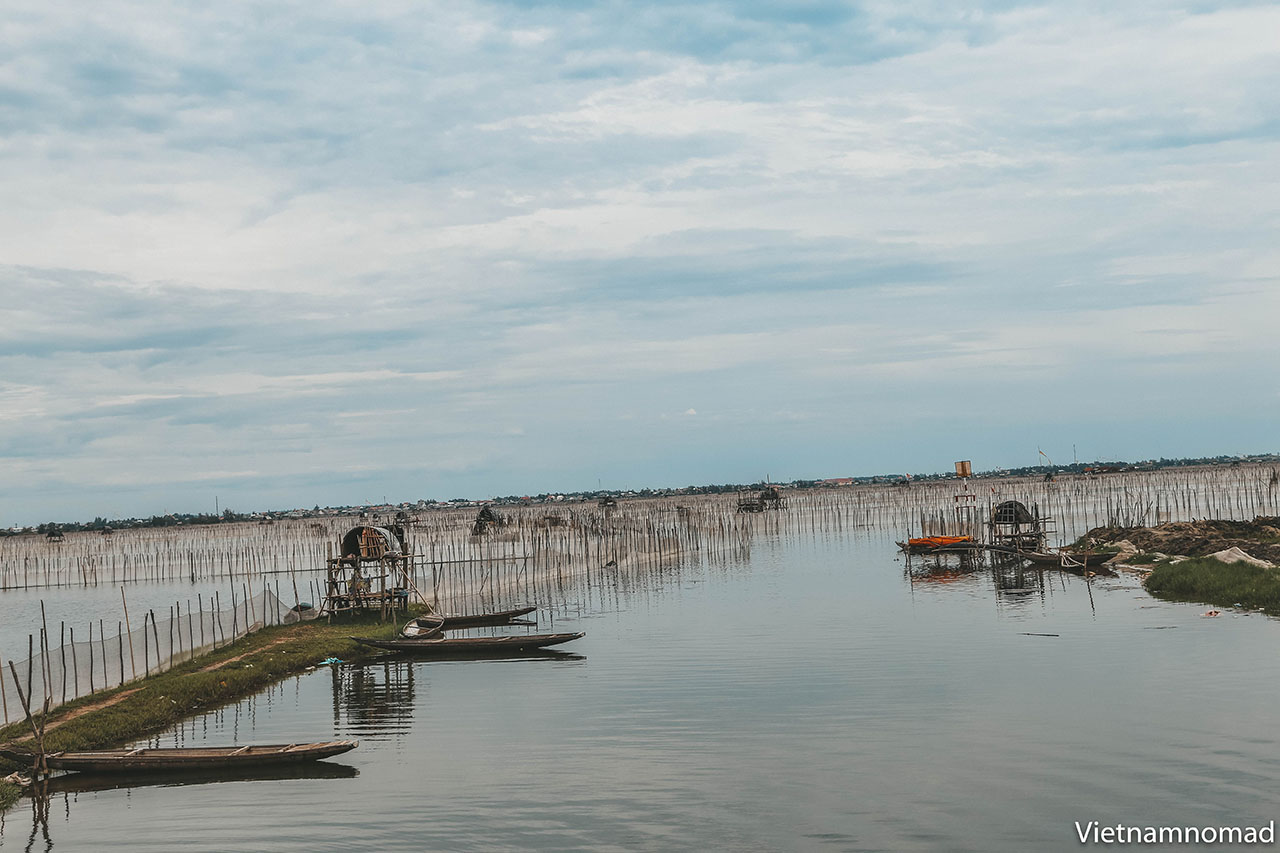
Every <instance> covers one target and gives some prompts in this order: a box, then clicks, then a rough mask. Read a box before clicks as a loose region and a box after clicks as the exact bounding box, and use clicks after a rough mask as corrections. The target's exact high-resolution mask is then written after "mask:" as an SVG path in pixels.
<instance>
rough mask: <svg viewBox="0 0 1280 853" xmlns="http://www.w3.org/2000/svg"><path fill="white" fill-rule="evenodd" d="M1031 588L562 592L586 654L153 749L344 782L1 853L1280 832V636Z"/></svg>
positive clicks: (12, 827) (857, 569)
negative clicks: (242, 752)
mask: <svg viewBox="0 0 1280 853" xmlns="http://www.w3.org/2000/svg"><path fill="white" fill-rule="evenodd" d="M1013 580H1016V579H1006V580H1005V582H1004V583H1005V584H1006V585H1008V584H1009V583H1010V582H1011V581H1013ZM1022 581H1023V586H1024V587H1026V586H1027V584H1028V582H1029V583H1030V588H1029V589H1025V588H1024V589H1011V590H1000V589H998V588H997V583H996V582H995V579H994V577H993V575H992V573H991V572H990V571H985V572H979V573H975V574H973V575H968V576H965V575H952V576H943V577H938V578H919V579H916V580H914V581H913V580H911V579H910V578H909V577H908V576H906V574H904V565H903V563H902V561H901V559H900V558H899V557H897V556H896V555H895V554H894V549H893V545H892V543H891V542H888V541H887V540H885V541H881V540H879V539H873V540H867V539H859V538H849V539H821V540H811V539H789V540H786V541H765V542H763V543H759V542H758V543H757V544H756V545H755V546H754V548H753V551H752V553H751V555H750V558H749V559H748V558H743V559H739V560H732V561H730V562H728V563H727V564H725V565H720V566H714V567H684V568H682V569H681V570H680V571H679V572H677V573H669V574H667V575H665V576H663V577H651V578H649V579H647V580H645V581H644V582H641V583H637V584H632V585H625V584H624V585H608V586H605V587H603V588H601V587H599V586H592V587H591V588H583V587H575V588H572V589H566V590H565V591H564V594H565V601H562V602H560V603H559V605H558V608H559V609H558V612H559V614H560V615H559V616H557V617H556V618H554V619H552V618H551V615H550V613H549V612H548V611H543V613H542V614H541V620H542V621H541V626H540V627H541V628H542V629H550V628H552V627H554V629H557V630H569V629H578V630H585V631H586V632H587V637H586V638H585V639H583V640H580V641H578V642H576V643H574V644H572V645H570V646H565V647H564V648H565V649H566V651H572V652H574V653H575V654H573V655H566V656H562V657H546V658H536V659H525V660H511V661H470V662H413V661H406V660H403V659H395V660H389V661H386V662H378V663H374V664H369V665H364V666H349V665H347V666H341V667H338V668H336V669H335V668H329V667H322V668H319V669H317V670H315V671H314V672H311V673H308V674H305V675H302V676H300V677H297V678H292V679H289V680H287V681H285V682H283V683H282V684H280V685H278V686H276V687H274V688H272V689H271V690H269V691H267V692H265V693H263V694H261V695H259V696H256V697H254V698H252V699H249V700H246V701H244V702H242V703H239V704H238V705H235V706H231V707H228V708H224V709H221V710H219V711H217V712H215V713H211V714H208V715H206V716H204V717H201V718H199V719H196V720H194V721H189V722H187V723H185V724H184V725H183V726H181V727H180V728H179V729H177V730H175V731H173V732H170V733H168V734H166V735H164V736H162V737H161V738H159V742H160V743H162V744H166V745H172V744H177V743H185V744H197V743H209V744H228V743H233V742H246V741H261V742H273V741H274V742H280V741H283V742H292V741H302V740H320V739H325V738H330V737H334V736H337V737H354V738H358V739H359V740H360V742H361V743H360V748H359V749H357V750H356V751H354V752H352V753H349V754H347V755H345V756H341V757H339V758H337V759H331V760H330V761H328V762H326V764H328V765H336V767H335V768H332V769H328V770H325V771H320V770H316V771H313V775H312V777H311V778H294V779H270V780H255V781H222V782H205V783H203V784H190V785H164V786H145V787H133V788H127V787H126V788H119V789H111V790H97V791H92V790H91V791H82V792H78V793H77V792H71V793H64V794H59V795H56V796H55V797H54V799H53V801H52V803H51V804H50V808H49V817H48V822H47V832H48V840H46V838H45V836H44V833H43V828H42V827H37V828H36V829H35V830H33V818H32V808H31V806H30V804H28V803H24V804H20V805H19V806H17V807H15V808H14V809H13V810H12V811H10V812H9V814H8V815H7V816H6V817H5V819H4V825H3V830H2V832H0V849H4V850H19V849H28V848H29V849H33V850H45V849H54V850H59V851H76V850H157V851H159V850H165V851H169V850H174V849H177V848H178V847H179V845H180V846H181V848H182V849H184V850H186V851H191V853H195V851H225V850H290V851H292V850H297V851H303V850H305V851H317V850H400V849H415V850H529V849H540V850H637V849H639V850H686V849H687V850H693V849H727V850H824V851H825V850H886V849H887V850H1011V851H1012V850H1017V851H1025V850H1031V849H1036V850H1056V849H1062V850H1068V849H1078V848H1079V846H1080V845H1079V844H1078V842H1077V841H1076V838H1075V832H1074V827H1073V821H1075V820H1080V821H1082V822H1084V821H1088V820H1099V821H1102V822H1104V823H1105V822H1111V823H1115V822H1116V821H1125V822H1129V823H1134V822H1136V823H1142V824H1173V825H1188V824H1194V825H1221V824H1246V825H1248V824H1257V823H1262V822H1265V821H1267V820H1270V819H1273V818H1280V808H1278V806H1280V747H1278V746H1277V740H1276V734H1275V733H1276V726H1275V721H1276V712H1275V709H1276V706H1277V699H1278V698H1280V696H1278V695H1277V692H1278V690H1277V685H1278V684H1280V660H1278V659H1277V654H1276V650H1277V642H1278V641H1280V623H1278V622H1276V621H1274V620H1268V619H1266V618H1263V617H1261V616H1257V615H1241V616H1238V617H1232V616H1231V615H1230V614H1227V615H1225V616H1223V617H1220V618H1216V619H1210V618H1202V617H1201V615H1200V614H1201V612H1202V611H1203V610H1204V609H1205V608H1203V607H1197V606H1193V605H1170V604H1162V603H1160V602H1157V601H1155V600H1153V599H1151V598H1149V597H1148V596H1147V595H1146V594H1145V593H1144V592H1143V591H1142V590H1141V588H1140V587H1139V586H1138V585H1137V583H1136V582H1135V581H1133V580H1129V579H1124V578H1122V579H1119V580H1110V579H1108V580H1105V581H1104V580H1102V579H1097V580H1095V581H1094V582H1093V583H1092V585H1091V586H1090V585H1086V583H1085V582H1084V581H1083V580H1082V579H1079V578H1075V577H1071V576H1062V575H1059V574H1057V573H1050V574H1046V575H1045V576H1044V578H1043V581H1042V583H1040V585H1039V586H1037V585H1036V584H1037V582H1039V581H1040V578H1039V577H1038V576H1036V575H1030V576H1028V577H1026V578H1023V579H1022ZM569 611H572V612H573V613H574V614H575V615H574V616H573V617H572V618H567V617H566V616H565V613H566V612H569ZM1029 634H1056V635H1058V636H1029Z"/></svg>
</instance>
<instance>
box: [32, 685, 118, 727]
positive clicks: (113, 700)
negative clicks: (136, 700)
mask: <svg viewBox="0 0 1280 853" xmlns="http://www.w3.org/2000/svg"><path fill="white" fill-rule="evenodd" d="M141 689H142V688H141V687H133V688H130V689H129V690H125V691H124V692H122V693H117V694H116V695H114V696H109V697H107V698H106V699H102V700H100V701H98V702H93V703H90V704H88V705H81V706H80V707H79V708H76V709H75V710H74V711H72V712H71V713H69V714H67V715H66V716H65V717H59V718H58V719H56V720H50V721H49V725H47V726H45V729H44V730H45V731H46V732H51V731H53V730H54V729H56V728H57V727H58V726H60V725H62V724H63V723H69V722H71V721H72V720H74V719H76V718H77V717H83V716H84V715H85V714H92V713H93V712H94V711H101V710H102V709H103V708H110V707H111V706H112V705H115V704H117V703H119V702H123V701H124V700H126V699H128V698H129V697H130V696H132V695H133V694H135V693H137V692H138V691H139V690H141Z"/></svg>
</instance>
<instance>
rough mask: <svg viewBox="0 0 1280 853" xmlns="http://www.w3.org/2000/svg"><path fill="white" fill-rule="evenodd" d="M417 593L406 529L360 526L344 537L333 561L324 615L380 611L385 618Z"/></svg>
mask: <svg viewBox="0 0 1280 853" xmlns="http://www.w3.org/2000/svg"><path fill="white" fill-rule="evenodd" d="M411 592H416V590H415V589H414V585H413V580H412V577H411V575H410V556H409V553H408V548H407V547H406V544H405V539H404V528H403V527H400V526H399V525H394V526H391V527H373V526H371V525H360V526H359V527H353V528H351V529H350V530H348V531H347V532H346V534H344V535H343V537H342V540H341V541H340V543H339V546H338V556H337V557H336V558H334V559H331V560H329V564H328V578H327V579H326V586H325V598H324V604H323V606H322V608H321V612H322V613H329V614H333V613H340V612H343V611H347V610H366V609H369V608H374V607H376V608H379V609H380V610H381V611H382V612H383V614H384V615H386V614H387V613H388V612H389V611H392V610H396V609H399V608H402V607H404V606H405V605H406V604H408V602H409V595H410V593H411Z"/></svg>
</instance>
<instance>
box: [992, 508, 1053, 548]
mask: <svg viewBox="0 0 1280 853" xmlns="http://www.w3.org/2000/svg"><path fill="white" fill-rule="evenodd" d="M1048 522H1049V519H1048V518H1047V517H1042V516H1041V515H1040V510H1039V507H1036V506H1034V505H1033V506H1032V508H1031V509H1027V505H1026V504H1024V503H1022V502H1021V501H1003V502H1002V503H998V504H996V505H995V507H994V508H993V509H992V510H991V520H990V521H989V522H987V528H988V529H989V530H990V536H989V537H988V539H989V541H990V544H992V545H1000V546H1003V547H1006V548H1013V549H1015V550H1018V551H1043V550H1044V549H1045V540H1046V534H1047V533H1048Z"/></svg>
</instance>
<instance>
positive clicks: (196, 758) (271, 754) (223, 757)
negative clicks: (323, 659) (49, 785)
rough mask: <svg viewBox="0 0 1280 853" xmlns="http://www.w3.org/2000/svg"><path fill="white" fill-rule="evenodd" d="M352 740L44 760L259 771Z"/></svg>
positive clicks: (25, 756)
mask: <svg viewBox="0 0 1280 853" xmlns="http://www.w3.org/2000/svg"><path fill="white" fill-rule="evenodd" d="M356 746H358V743H357V742H356V741H354V740H330V741H322V742H320V743H287V744H286V743H279V744H267V745H247V746H204V747H192V748H177V749H169V748H158V749H151V748H148V747H140V748H137V749H101V750H95V751H92V752H51V753H49V754H48V755H46V756H45V762H46V763H47V764H48V765H49V769H50V770H83V771H90V772H95V773H136V772H138V771H149V770H213V769H217V768H226V767H261V766H264V765H275V764H296V763H298V762H302V761H318V760H319V759H321V758H329V757H330V756H333V755H341V754H342V753H344V752H350V751H351V750H353V749H355V748H356ZM0 755H2V756H4V757H5V758H8V759H9V760H11V761H18V762H21V763H24V764H30V765H33V766H34V764H35V756H34V755H33V754H32V753H30V752H23V751H20V750H16V749H7V748H4V747H0Z"/></svg>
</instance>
